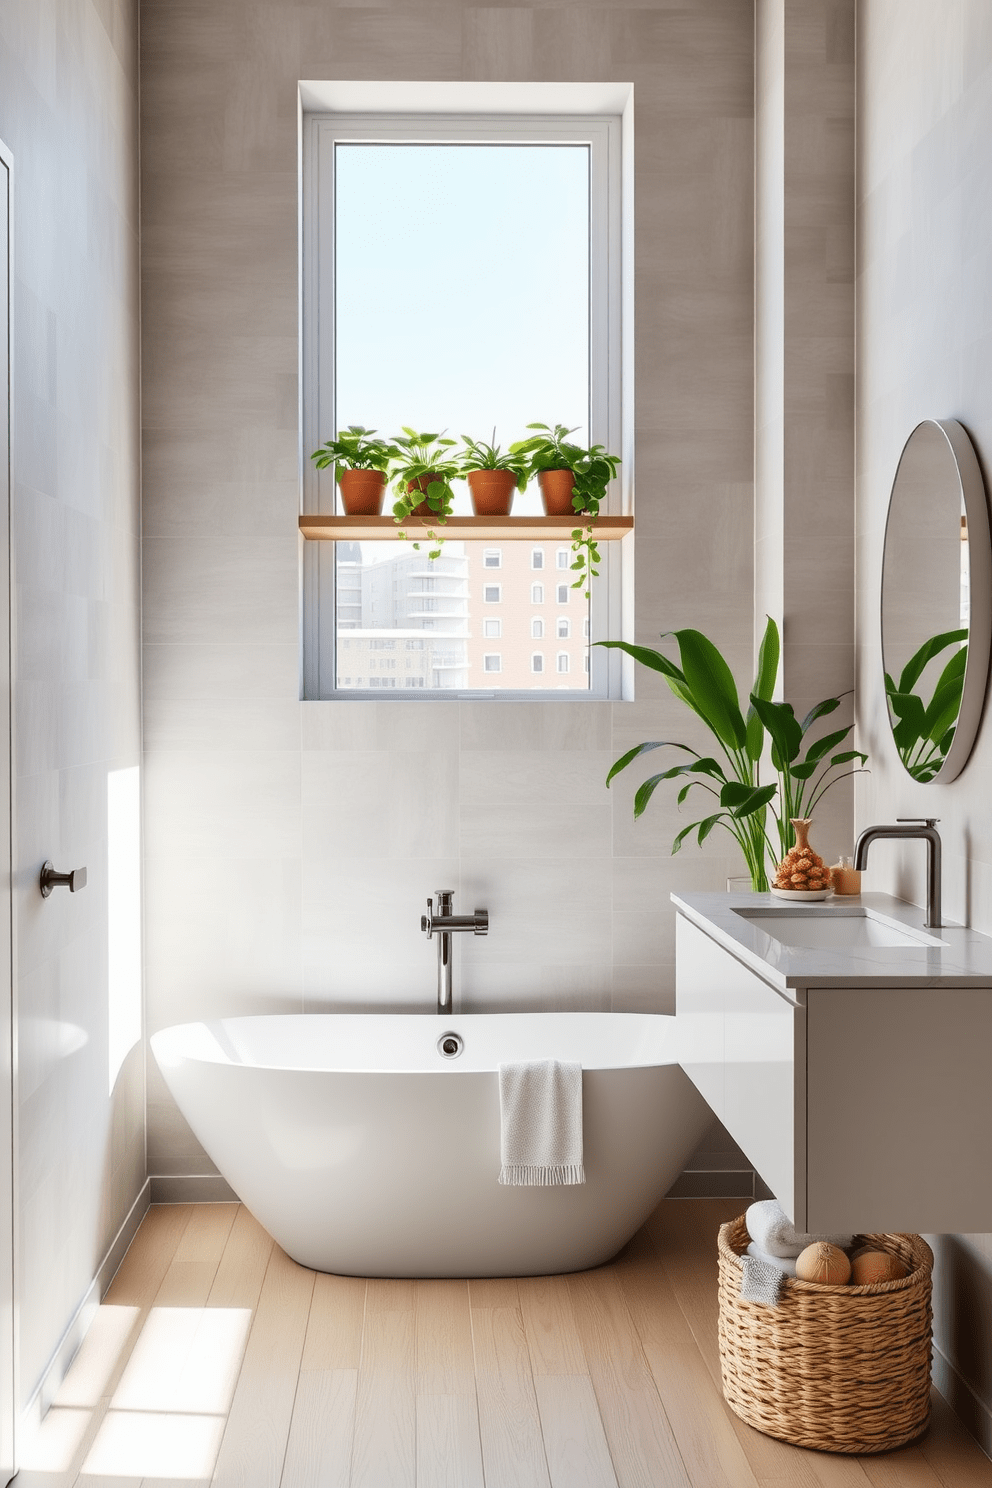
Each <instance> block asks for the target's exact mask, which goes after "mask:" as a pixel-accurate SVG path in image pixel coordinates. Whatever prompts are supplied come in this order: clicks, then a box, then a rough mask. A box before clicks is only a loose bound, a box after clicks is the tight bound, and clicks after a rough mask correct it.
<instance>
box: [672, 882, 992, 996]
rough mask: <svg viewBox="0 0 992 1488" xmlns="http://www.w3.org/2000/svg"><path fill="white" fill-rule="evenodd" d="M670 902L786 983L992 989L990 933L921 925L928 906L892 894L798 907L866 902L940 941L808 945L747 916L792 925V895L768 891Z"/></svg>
mask: <svg viewBox="0 0 992 1488" xmlns="http://www.w3.org/2000/svg"><path fill="white" fill-rule="evenodd" d="M672 903H673V904H674V905H675V907H676V909H677V910H678V911H679V912H680V913H681V914H683V915H685V917H686V919H688V920H691V921H692V923H693V924H695V925H698V926H699V928H700V929H701V930H704V931H705V932H706V933H707V934H708V935H709V936H711V937H712V939H713V940H714V941H715V942H716V943H717V944H718V945H721V946H723V947H724V949H725V950H727V951H729V952H730V954H731V955H732V956H736V957H737V959H738V960H739V961H741V962H743V963H744V964H745V965H746V966H749V967H750V968H751V969H752V970H753V971H756V972H757V973H758V975H759V976H761V977H763V978H764V979H765V981H766V982H768V983H770V985H771V986H773V987H778V988H781V989H782V990H786V989H789V990H790V991H795V990H796V989H800V988H803V987H850V986H852V985H854V986H858V987H967V986H972V987H975V988H981V987H987V988H989V989H992V937H990V936H987V935H979V933H978V932H977V931H976V930H968V929H965V928H964V927H963V926H961V925H945V926H944V927H943V928H942V929H940V930H930V931H927V930H924V928H923V921H924V919H925V918H926V915H925V913H924V911H923V910H922V909H920V908H919V906H917V905H915V904H907V903H906V902H905V901H904V900H902V899H893V898H892V897H891V895H889V894H873V893H864V894H852V895H843V896H837V895H835V896H833V897H832V898H830V899H825V900H822V901H820V902H818V903H813V902H811V903H806V904H803V905H802V906H801V909H802V914H803V915H804V916H807V915H816V916H818V917H819V916H821V915H822V916H824V917H827V916H829V917H831V918H833V917H836V916H838V915H850V914H851V913H852V912H854V913H857V912H858V911H860V910H862V909H867V910H871V911H872V913H873V914H874V915H877V916H880V917H882V919H883V920H885V921H888V922H889V923H890V924H893V925H898V926H905V928H906V929H907V930H909V931H911V932H914V933H916V934H919V935H920V936H930V937H933V938H939V940H940V942H941V943H940V944H939V945H927V944H923V943H921V944H919V945H916V944H913V945H905V946H903V945H900V946H858V947H856V948H854V947H850V948H849V947H841V946H837V947H834V946H829V947H822V946H821V947H816V948H803V947H800V946H791V945H788V944H785V943H783V941H782V940H779V939H777V938H773V937H772V936H771V935H769V934H767V933H766V932H765V931H764V930H762V929H761V928H760V927H759V926H758V925H756V924H754V923H752V921H751V920H750V919H749V918H748V915H749V914H750V915H754V914H755V913H758V914H760V915H770V916H776V917H778V916H780V915H781V916H783V918H782V922H781V923H782V925H783V930H782V933H783V936H784V935H786V934H787V933H788V932H787V929H786V928H785V927H786V924H787V921H786V919H785V916H784V914H783V912H785V913H788V912H789V911H791V910H794V909H795V908H796V907H797V906H796V904H795V901H788V900H783V899H778V898H774V897H773V896H772V895H771V894H673V895H672ZM740 911H744V913H741V912H740Z"/></svg>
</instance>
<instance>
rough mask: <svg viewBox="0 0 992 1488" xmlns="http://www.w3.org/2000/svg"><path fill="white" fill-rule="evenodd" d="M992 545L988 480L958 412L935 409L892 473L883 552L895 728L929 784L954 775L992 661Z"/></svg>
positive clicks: (967, 748) (915, 770) (918, 775)
mask: <svg viewBox="0 0 992 1488" xmlns="http://www.w3.org/2000/svg"><path fill="white" fill-rule="evenodd" d="M990 633H992V548H990V538H989V516H988V507H987V505H986V501H985V484H984V482H983V480H982V472H981V470H980V469H979V465H978V459H977V457H976V455H975V450H974V447H973V445H972V443H971V440H970V439H969V438H968V435H967V434H966V433H965V431H964V429H963V428H962V427H961V425H960V424H959V423H958V422H957V421H956V420H955V419H944V420H939V421H938V420H937V419H927V420H926V421H925V422H924V423H922V424H918V425H917V427H916V428H915V429H914V430H913V432H912V434H911V435H910V436H909V438H908V439H907V441H906V445H905V448H904V449H903V452H902V455H901V457H900V460H899V466H898V469H897V470H896V478H895V480H894V481H893V483H892V495H891V497H890V499H889V515H888V518H887V520H886V524H885V550H884V555H883V558H882V665H883V667H884V670H885V695H886V700H887V702H888V709H889V721H890V723H891V725H892V737H893V739H894V741H895V745H896V748H897V749H898V751H899V758H900V759H901V760H902V762H903V765H904V766H905V767H906V769H907V770H908V771H909V774H910V775H911V776H912V777H913V779H914V780H917V781H919V782H920V783H921V784H928V783H930V782H939V783H940V784H945V783H946V782H947V781H948V780H953V779H954V777H955V776H956V775H959V774H960V773H961V771H962V770H963V769H964V766H965V762H966V760H967V758H968V755H969V754H970V753H971V746H972V744H973V743H974V742H975V735H976V734H977V732H978V725H979V721H980V719H981V716H982V705H983V703H984V700H985V687H986V682H987V679H988V671H989V641H990Z"/></svg>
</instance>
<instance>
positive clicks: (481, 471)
mask: <svg viewBox="0 0 992 1488" xmlns="http://www.w3.org/2000/svg"><path fill="white" fill-rule="evenodd" d="M459 465H460V469H461V473H462V475H464V477H465V479H466V480H467V481H468V488H469V491H470V492H471V495H472V510H473V511H474V512H475V515H476V516H477V517H507V516H509V514H510V508H511V506H512V505H513V493H514V491H522V490H523V489H524V487H525V486H526V485H527V469H528V462H527V459H526V456H524V455H511V454H510V453H508V452H507V453H506V454H504V453H503V451H502V450H501V449H500V447H499V445H498V444H497V443H496V430H495V429H493V438H492V443H491V444H486V442H485V441H484V440H475V439H470V438H469V437H468V435H467V434H463V435H462V451H461V454H460V456H459Z"/></svg>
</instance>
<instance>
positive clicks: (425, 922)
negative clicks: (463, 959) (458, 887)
mask: <svg viewBox="0 0 992 1488" xmlns="http://www.w3.org/2000/svg"><path fill="white" fill-rule="evenodd" d="M435 894H436V896H437V911H436V912H435V909H434V900H433V899H428V901H427V913H426V914H425V915H421V917H420V928H421V930H422V931H423V932H424V934H425V935H426V936H427V939H428V940H430V939H432V937H433V936H434V935H436V936H437V1010H438V1012H439V1013H450V1012H451V1011H452V989H451V936H452V934H453V933H454V932H455V931H459V930H461V931H471V932H472V933H473V934H475V935H488V934H489V911H488V909H477V910H476V911H475V912H474V914H470V915H456V914H453V913H452V907H453V902H454V897H455V891H454V889H436V890H435Z"/></svg>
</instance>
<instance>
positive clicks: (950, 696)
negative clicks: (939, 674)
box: [923, 677, 964, 741]
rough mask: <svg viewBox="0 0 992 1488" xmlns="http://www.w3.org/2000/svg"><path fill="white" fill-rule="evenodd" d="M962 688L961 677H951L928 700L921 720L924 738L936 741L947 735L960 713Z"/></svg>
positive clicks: (962, 681) (962, 680)
mask: <svg viewBox="0 0 992 1488" xmlns="http://www.w3.org/2000/svg"><path fill="white" fill-rule="evenodd" d="M963 688H964V678H963V677H952V678H951V679H950V681H949V682H945V683H944V685H943V687H939V686H938V688H937V690H936V692H935V693H934V695H933V697H932V698H931V699H930V706H929V708H927V711H926V714H925V715H924V719H923V728H924V734H925V737H926V738H928V739H933V740H934V741H936V740H937V739H940V738H942V737H943V735H944V734H946V733H947V730H948V729H949V728H950V726H951V724H952V723H956V722H957V716H958V713H959V712H960V711H961V693H962V690H963Z"/></svg>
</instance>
